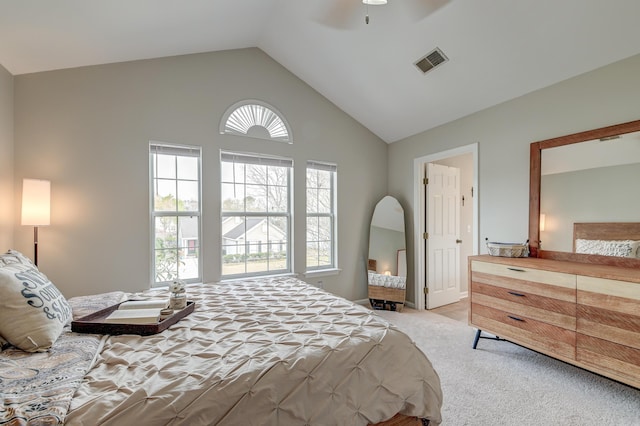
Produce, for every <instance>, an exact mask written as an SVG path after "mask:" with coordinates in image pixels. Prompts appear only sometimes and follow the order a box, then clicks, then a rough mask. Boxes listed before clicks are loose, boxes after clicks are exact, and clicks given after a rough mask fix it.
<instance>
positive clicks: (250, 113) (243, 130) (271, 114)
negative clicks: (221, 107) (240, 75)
mask: <svg viewBox="0 0 640 426" xmlns="http://www.w3.org/2000/svg"><path fill="white" fill-rule="evenodd" d="M220 133H221V134H230V135H240V136H249V137H252V138H258V139H267V140H273V141H279V142H287V143H293V138H292V137H291V130H290V128H289V124H288V123H287V121H286V120H285V118H284V117H283V116H282V114H280V113H279V112H278V110H277V109H275V108H274V107H273V106H271V105H269V104H267V103H265V102H261V101H257V100H254V99H251V100H245V101H240V102H237V103H235V104H233V105H231V106H230V107H229V108H228V109H227V111H226V112H225V113H224V115H223V116H222V120H221V121H220Z"/></svg>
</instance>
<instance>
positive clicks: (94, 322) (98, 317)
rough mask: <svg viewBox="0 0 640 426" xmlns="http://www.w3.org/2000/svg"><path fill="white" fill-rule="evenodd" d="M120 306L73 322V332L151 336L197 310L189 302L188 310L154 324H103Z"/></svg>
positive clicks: (194, 305) (177, 312) (111, 307)
mask: <svg viewBox="0 0 640 426" xmlns="http://www.w3.org/2000/svg"><path fill="white" fill-rule="evenodd" d="M118 306H120V303H118V304H116V305H113V306H109V307H108V308H105V309H102V310H100V311H97V312H94V313H92V314H89V315H87V316H84V317H82V318H78V319H77V320H75V321H72V322H71V331H74V332H76V333H92V334H139V335H140V336H150V335H152V334H157V333H160V332H162V331H164V330H166V329H167V328H169V327H170V326H172V325H173V324H175V323H177V322H178V321H180V320H181V319H182V318H184V317H186V316H187V315H189V314H190V313H191V312H193V310H194V309H195V307H196V304H195V302H193V301H189V302H187V306H186V308H184V309H181V310H179V311H176V312H174V313H173V314H172V315H171V316H169V317H167V318H165V319H163V320H162V321H158V322H157V323H154V324H115V323H107V322H103V320H104V319H105V318H106V317H107V316H108V315H109V314H110V313H111V312H113V311H115V310H116V309H118Z"/></svg>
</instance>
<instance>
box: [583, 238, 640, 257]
mask: <svg viewBox="0 0 640 426" xmlns="http://www.w3.org/2000/svg"><path fill="white" fill-rule="evenodd" d="M638 246H640V241H634V240H583V239H577V240H576V253H584V254H599V255H602V256H617V257H636V255H637V251H638Z"/></svg>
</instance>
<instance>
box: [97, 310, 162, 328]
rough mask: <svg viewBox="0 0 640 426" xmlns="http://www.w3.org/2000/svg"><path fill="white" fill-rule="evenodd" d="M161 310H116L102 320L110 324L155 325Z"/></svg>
mask: <svg viewBox="0 0 640 426" xmlns="http://www.w3.org/2000/svg"><path fill="white" fill-rule="evenodd" d="M162 309H163V308H144V309H133V308H125V309H122V308H118V309H116V310H115V311H113V312H111V313H110V314H109V315H107V317H106V318H105V319H104V320H103V321H104V322H106V323H110V324H156V323H157V322H158V321H160V311H161V310H162Z"/></svg>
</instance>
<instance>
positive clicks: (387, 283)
mask: <svg viewBox="0 0 640 426" xmlns="http://www.w3.org/2000/svg"><path fill="white" fill-rule="evenodd" d="M369 285H375V286H378V287H387V288H397V289H404V288H405V287H406V286H407V277H397V276H395V275H384V274H378V273H375V272H372V271H369Z"/></svg>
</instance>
